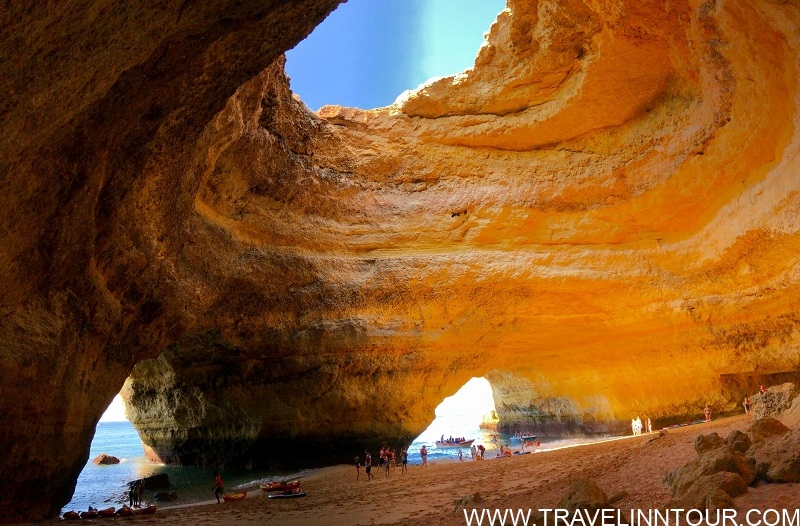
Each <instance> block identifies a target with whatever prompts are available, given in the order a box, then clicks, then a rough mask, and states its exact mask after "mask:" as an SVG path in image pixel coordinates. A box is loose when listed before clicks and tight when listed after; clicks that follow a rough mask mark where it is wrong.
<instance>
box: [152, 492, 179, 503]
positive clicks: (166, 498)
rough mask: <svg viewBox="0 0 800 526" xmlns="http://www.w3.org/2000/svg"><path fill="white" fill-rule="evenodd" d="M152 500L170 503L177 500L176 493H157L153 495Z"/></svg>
mask: <svg viewBox="0 0 800 526" xmlns="http://www.w3.org/2000/svg"><path fill="white" fill-rule="evenodd" d="M153 500H154V501H156V502H172V501H174V500H178V492H177V491H159V492H158V493H155V494H153Z"/></svg>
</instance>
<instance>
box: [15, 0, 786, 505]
mask: <svg viewBox="0 0 800 526" xmlns="http://www.w3.org/2000/svg"><path fill="white" fill-rule="evenodd" d="M336 3H337V2H335V1H327V2H324V1H317V2H311V1H308V2H302V4H304V7H306V8H308V9H310V11H304V10H302V9H301V8H299V7H298V8H297V9H294V8H291V9H290V8H289V7H283V8H278V7H275V8H272V9H268V8H262V7H257V6H249V7H247V6H245V7H242V6H241V4H238V6H239V7H237V8H236V9H233V7H230V6H223V7H228V8H229V11H225V13H226V15H225V20H228V17H229V16H231V15H230V14H229V12H233V13H234V14H235V13H240V14H241V17H240V19H239V21H238V24H232V23H230V22H229V21H223V20H222V15H221V14H220V13H222V11H223V9H222V7H220V8H219V9H220V10H219V12H217V8H216V7H215V8H209V11H208V12H203V13H200V12H199V11H191V10H189V11H190V12H189V13H183V14H182V13H181V12H180V10H178V9H177V8H176V9H175V10H172V11H170V13H171V17H170V16H167V17H166V18H165V19H160V20H159V21H158V22H157V23H156V22H155V21H153V22H152V25H148V24H147V23H144V24H143V25H142V26H141V27H136V28H132V29H131V31H132V33H133V34H134V35H140V33H141V35H144V34H145V33H146V32H147V31H150V32H151V33H153V34H157V35H156V36H154V37H152V38H154V39H155V40H154V41H153V42H151V41H150V40H147V39H146V38H145V37H144V36H141V38H142V41H141V42H140V43H139V45H132V46H131V47H130V49H128V50H127V52H126V53H123V54H122V55H121V56H118V57H115V56H114V55H113V54H110V55H108V56H107V55H104V54H101V55H100V58H98V59H97V60H100V59H102V60H100V62H91V61H88V62H87V61H86V60H85V58H86V56H90V57H94V55H93V54H92V51H91V49H94V47H92V46H101V45H105V46H106V47H107V46H109V45H112V44H113V43H114V42H104V41H103V35H104V34H105V33H104V32H102V31H95V32H94V33H90V34H82V35H81V36H80V42H81V43H82V44H83V47H80V46H78V47H75V46H72V45H70V46H67V44H72V43H73V40H72V39H73V38H78V37H73V36H70V35H62V36H61V37H58V35H56V36H52V37H46V36H44V35H45V29H44V28H45V27H46V24H42V27H41V28H34V29H33V30H31V29H29V30H28V31H23V30H22V26H14V27H12V30H14V29H15V30H16V31H12V34H19V35H26V34H27V35H32V36H37V35H38V37H37V38H40V39H44V41H45V43H47V42H52V43H51V44H49V47H47V46H46V47H47V49H53V50H54V51H53V53H55V51H56V50H68V51H63V52H64V53H66V55H65V58H64V59H63V60H62V61H61V62H58V64H64V65H63V71H64V73H63V74H62V73H61V70H57V71H56V72H55V73H54V74H53V75H52V78H51V79H50V81H48V82H46V81H45V80H42V79H40V78H39V77H38V76H37V75H34V77H36V78H35V79H34V80H35V81H36V83H34V85H33V86H32V87H30V86H27V85H26V81H25V78H26V77H25V76H24V74H23V73H22V72H19V73H16V74H15V75H13V76H10V74H9V75H6V76H4V75H5V74H6V70H5V69H4V70H2V71H0V73H3V74H4V75H0V79H4V80H3V81H2V82H3V84H0V88H4V91H6V92H11V93H12V96H11V98H10V99H4V102H3V104H4V106H3V117H2V123H3V125H2V129H3V130H4V132H5V133H4V135H3V137H2V139H0V140H2V142H0V146H1V147H2V151H3V152H6V156H5V157H4V158H3V160H2V165H0V174H2V175H3V179H2V180H3V184H4V189H5V192H4V193H3V195H4V196H5V197H4V202H3V207H0V210H2V214H3V221H2V225H3V226H4V229H2V230H0V236H2V238H1V239H2V242H3V243H2V246H3V247H4V249H3V250H2V251H1V252H0V261H2V262H3V264H4V268H6V269H7V271H6V272H5V273H4V274H3V276H2V278H0V279H1V280H2V281H0V284H1V285H2V292H3V296H2V297H3V300H4V303H3V309H4V310H3V312H4V317H3V318H2V322H0V330H2V332H0V344H2V354H0V358H1V359H2V363H3V367H4V370H7V371H9V372H10V373H11V374H9V375H4V378H3V380H2V382H3V384H2V385H3V387H4V392H6V393H17V394H19V395H20V396H21V394H22V393H26V394H28V395H29V396H27V397H26V399H25V400H26V401H25V402H24V403H23V404H22V405H21V406H19V407H17V406H14V405H13V404H12V403H11V402H10V400H11V399H15V398H17V397H16V396H8V397H6V400H4V401H3V402H2V406H0V407H2V408H3V411H4V413H3V414H5V415H7V418H9V419H11V420H14V421H19V422H24V425H20V426H15V427H13V428H9V427H7V426H4V428H3V431H2V432H0V444H3V445H9V444H11V445H12V446H9V447H11V449H10V454H9V455H7V458H5V459H4V460H3V461H0V462H2V463H3V464H0V465H2V472H3V473H4V474H8V473H11V472H13V473H16V474H18V475H19V476H18V477H17V479H16V480H21V481H22V483H21V484H20V485H19V486H20V487H19V488H14V491H15V492H16V493H14V494H13V495H11V496H12V497H14V499H13V500H19V501H21V502H22V504H19V505H16V504H15V506H17V507H16V508H13V507H12V508H5V509H4V511H9V510H10V511H12V512H14V511H18V512H19V513H20V514H22V515H25V516H41V515H46V514H47V513H52V511H53V510H54V509H57V508H58V506H59V505H60V504H63V503H64V502H66V500H65V498H67V499H68V495H69V490H70V488H71V484H74V480H75V478H76V477H77V473H78V471H79V470H80V467H81V466H82V465H83V464H82V462H81V460H83V461H85V460H86V458H88V446H89V441H90V439H91V433H92V430H93V427H94V423H95V422H96V420H97V418H99V416H100V414H101V413H102V410H103V408H104V407H105V405H107V403H108V402H109V401H110V400H111V398H112V397H113V395H114V394H115V393H116V391H117V390H119V388H120V386H121V385H122V382H123V381H124V379H125V378H126V377H127V376H128V375H129V374H130V379H129V380H128V381H127V383H126V384H125V388H124V390H123V393H122V394H123V397H124V398H125V400H126V402H127V404H128V416H129V418H130V419H131V421H132V422H133V423H134V425H136V426H137V428H138V429H139V431H140V434H141V436H142V438H143V440H144V441H145V443H146V444H147V446H148V452H149V454H150V455H152V456H154V457H158V458H160V459H162V460H165V461H167V462H171V463H176V464H215V463H220V462H229V463H231V464H242V465H256V464H261V463H264V462H269V461H272V460H275V457H276V456H284V457H289V458H292V457H293V455H295V454H297V453H298V452H303V453H306V454H307V458H308V457H314V459H317V458H326V459H332V458H343V459H344V458H346V459H347V460H349V459H351V458H352V452H353V451H355V452H359V451H360V449H363V448H364V444H370V445H371V446H372V447H375V446H376V445H378V444H381V443H383V442H385V441H392V443H394V442H399V441H409V440H410V439H411V438H412V437H414V436H415V435H417V434H418V433H419V432H421V431H422V430H423V429H424V428H425V427H426V426H427V425H428V423H429V422H430V421H431V419H432V418H433V410H434V408H435V407H436V405H437V404H438V403H439V402H441V400H442V399H443V398H444V397H445V396H448V395H450V394H452V393H454V392H455V391H456V390H457V389H458V388H459V387H460V386H461V385H463V384H464V383H465V382H466V381H467V380H468V379H469V378H471V377H473V376H484V375H485V376H486V377H487V379H488V380H489V381H490V382H491V383H492V386H493V392H494V396H495V403H496V405H497V412H498V414H499V417H500V428H501V429H504V428H505V429H509V430H510V429H522V428H524V427H525V426H528V425H530V426H539V428H540V429H542V430H545V431H547V432H553V433H554V432H559V431H560V432H596V431H604V430H617V429H620V428H621V426H623V425H628V424H629V422H630V419H631V418H633V417H634V416H637V415H642V416H647V417H650V418H652V419H653V420H656V421H658V420H661V421H667V420H669V419H673V418H681V419H685V418H692V419H696V418H698V417H699V416H700V415H701V414H702V409H703V407H704V406H705V405H706V404H707V403H708V404H711V405H712V406H713V407H714V411H715V414H717V413H719V412H721V411H725V410H740V407H741V406H740V403H741V397H742V396H743V395H744V394H745V393H747V392H750V393H752V392H755V390H756V389H755V388H754V386H755V387H757V385H758V382H759V381H760V382H764V383H767V384H772V383H777V382H771V381H770V380H771V379H776V378H781V381H783V377H785V376H793V375H795V374H796V371H797V370H798V351H800V333H799V332H798V321H799V320H798V316H799V315H798V307H799V306H800V294H798V292H800V288H799V285H798V280H800V156H798V153H799V152H800V148H799V147H798V146H799V145H798V141H799V140H800V134H798V133H797V129H796V128H797V124H798V109H797V103H798V98H799V97H800V92H799V91H798V86H799V85H800V82H799V81H798V80H799V79H798V68H799V67H800V54H799V53H798V52H799V50H800V9H798V7H797V5H796V4H795V3H793V2H785V1H780V0H747V1H746V0H741V1H736V2H733V1H706V2H702V3H697V2H686V1H677V2H673V1H668V2H664V1H663V0H659V1H655V0H653V1H650V0H636V1H633V0H627V1H609V2H600V1H594V0H583V1H580V0H569V1H557V0H539V1H536V0H509V2H508V9H507V10H506V11H504V12H503V13H501V14H500V15H499V16H498V19H497V21H496V23H495V24H494V25H493V26H492V28H491V31H490V34H489V37H488V43H487V45H485V46H484V47H483V48H481V50H480V52H479V53H478V58H477V60H476V64H475V67H474V69H472V70H468V71H467V72H465V73H463V74H460V75H457V76H454V77H450V78H445V79H440V80H436V81H433V82H431V83H430V84H428V85H425V86H423V87H421V88H420V89H418V90H416V91H414V92H409V93H405V94H403V95H402V96H401V97H399V98H398V100H397V102H396V103H395V104H394V105H392V106H389V107H387V108H380V109H376V110H367V111H365V110H359V109H350V108H341V107H337V106H328V107H324V108H322V109H321V110H320V111H319V113H318V114H314V113H312V112H310V111H309V110H308V109H307V108H306V107H305V106H304V105H303V104H302V102H300V101H298V100H297V99H296V98H294V97H293V96H292V94H291V92H290V91H289V85H288V80H287V79H286V78H285V75H284V74H283V70H282V65H283V62H282V59H277V60H275V59H276V57H277V55H278V53H279V52H280V51H282V50H285V49H288V48H289V47H291V46H292V45H293V44H294V43H295V42H297V41H298V40H300V39H301V38H302V37H303V36H304V35H305V34H306V33H307V32H308V31H309V30H310V29H311V27H313V24H316V23H318V22H319V21H320V20H321V19H322V18H323V17H324V14H325V13H326V12H327V11H329V10H330V9H332V8H333V7H334V6H335V4H336ZM298 4H299V3H298ZM259 5H260V4H259ZM312 7H313V9H312ZM86 9H88V8H86ZM98 9H100V8H99V7H98ZM262 10H263V11H262ZM67 11H68V12H66V13H49V12H44V13H34V15H31V16H40V17H41V19H43V20H56V19H58V16H66V15H70V16H74V17H77V18H78V19H81V20H85V19H87V17H89V14H91V13H87V12H85V11H83V10H79V9H77V8H76V9H75V10H74V11H69V10H67ZM201 15H202V16H201ZM195 17H196V18H195ZM112 20H116V19H115V18H112ZM278 21H280V23H278ZM288 22H291V23H288ZM86 23H87V25H88V27H91V26H92V24H91V22H86ZM118 26H119V24H118ZM122 26H124V27H128V26H126V25H125V24H122ZM277 26H280V28H281V29H280V31H277V30H276V29H275V27H277ZM109 27H111V26H109ZM115 27H116V26H115ZM197 27H200V28H201V29H203V28H204V30H203V31H200V30H198V29H197ZM287 27H288V28H289V29H288V30H287V29H286V28H287ZM112 33H113V32H112ZM277 33H281V34H280V35H277ZM48 34H49V33H48ZM109 34H111V33H109ZM198 35H200V36H198ZM20 38H22V37H20ZM47 38H52V39H53V40H52V41H48V40H47ZM59 38H60V40H59ZM108 38H111V37H108ZM255 42H263V44H256V43H255ZM17 46H18V47H19V48H20V49H25V50H28V51H29V52H28V51H26V53H22V52H21V51H20V52H17V53H19V54H16V55H14V56H17V57H19V60H18V62H17V63H15V64H14V66H13V67H14V68H16V69H15V71H17V70H19V71H22V70H23V69H24V68H22V66H24V65H26V64H29V63H36V61H37V60H39V58H38V57H49V56H50V55H48V54H46V53H45V54H42V53H34V52H33V50H36V49H38V46H37V45H33V44H31V43H30V42H23V41H22V40H19V41H18V44H17ZM3 47H4V51H5V50H7V49H9V50H13V49H16V48H13V46H12V44H11V43H6V42H4V43H3ZM90 48H91V49H90ZM67 59H69V60H68V61H67V62H64V60H67ZM42 60H44V59H42ZM48 60H49V59H48ZM104 61H105V62H104ZM273 61H274V62H273ZM269 63H272V64H271V65H270V66H269V67H266V66H267V65H268V64H269ZM0 67H3V68H7V67H8V66H4V65H2V63H0ZM41 67H43V68H44V66H41ZM265 68H266V69H265ZM259 72H260V73H259ZM5 79H11V80H10V81H9V80H5ZM64 88H69V89H67V90H66V91H67V92H68V94H67V95H65V96H64V99H63V100H61V101H60V102H61V104H62V105H63V108H61V107H60V108H58V109H57V108H55V103H56V101H57V98H56V94H58V93H61V92H62V90H63V89H64ZM234 91H235V94H234V93H233V92H234ZM231 95H232V96H231ZM8 101H10V102H8ZM23 102H24V104H23ZM27 112H31V113H30V114H28V113H27ZM131 371H132V372H131ZM504 426H505V427H504ZM51 430H55V431H51ZM50 433H52V435H51V434H50ZM55 443H59V444H62V445H61V446H59V447H58V448H55V447H53V444H55ZM34 455H36V456H37V457H38V458H40V459H41V458H45V459H46V460H47V462H46V463H44V464H45V465H42V464H36V465H33V464H32V462H31V459H32V458H33V457H34ZM42 455H44V457H43V456H42ZM314 459H310V460H314ZM55 474H57V476H55ZM45 477H49V479H48V480H54V481H53V482H50V484H51V486H52V487H51V489H49V493H47V495H46V496H45V499H46V503H45V504H42V503H34V502H31V501H30V499H28V500H27V501H26V500H25V495H26V493H25V491H26V489H27V490H29V489H30V488H32V487H34V486H36V485H40V484H41V483H42V480H44V478H45ZM6 478H8V477H6ZM17 490H19V491H17Z"/></svg>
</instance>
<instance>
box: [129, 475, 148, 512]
mask: <svg viewBox="0 0 800 526" xmlns="http://www.w3.org/2000/svg"><path fill="white" fill-rule="evenodd" d="M129 486H130V488H129V490H128V506H130V507H131V508H138V507H139V506H141V504H142V493H144V480H143V479H139V480H134V481H133V482H131V483H129Z"/></svg>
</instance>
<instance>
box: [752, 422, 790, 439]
mask: <svg viewBox="0 0 800 526" xmlns="http://www.w3.org/2000/svg"><path fill="white" fill-rule="evenodd" d="M788 432H789V428H788V427H786V426H785V425H783V423H782V422H781V421H780V420H778V419H777V418H772V417H767V418H762V419H759V420H756V421H755V422H753V424H752V425H751V426H750V429H748V430H747V434H748V435H749V436H750V440H751V441H752V442H753V444H755V443H757V442H761V441H763V440H766V439H768V438H770V437H773V436H776V435H783V434H785V433H788Z"/></svg>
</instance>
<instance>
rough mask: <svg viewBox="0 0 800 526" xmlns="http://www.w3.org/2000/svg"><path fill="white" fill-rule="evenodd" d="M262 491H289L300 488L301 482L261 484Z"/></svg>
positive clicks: (283, 481)
mask: <svg viewBox="0 0 800 526" xmlns="http://www.w3.org/2000/svg"><path fill="white" fill-rule="evenodd" d="M260 487H261V491H287V490H290V489H295V488H299V487H300V481H299V480H290V481H288V482H287V481H285V480H282V481H280V482H269V483H267V484H261V486H260Z"/></svg>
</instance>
